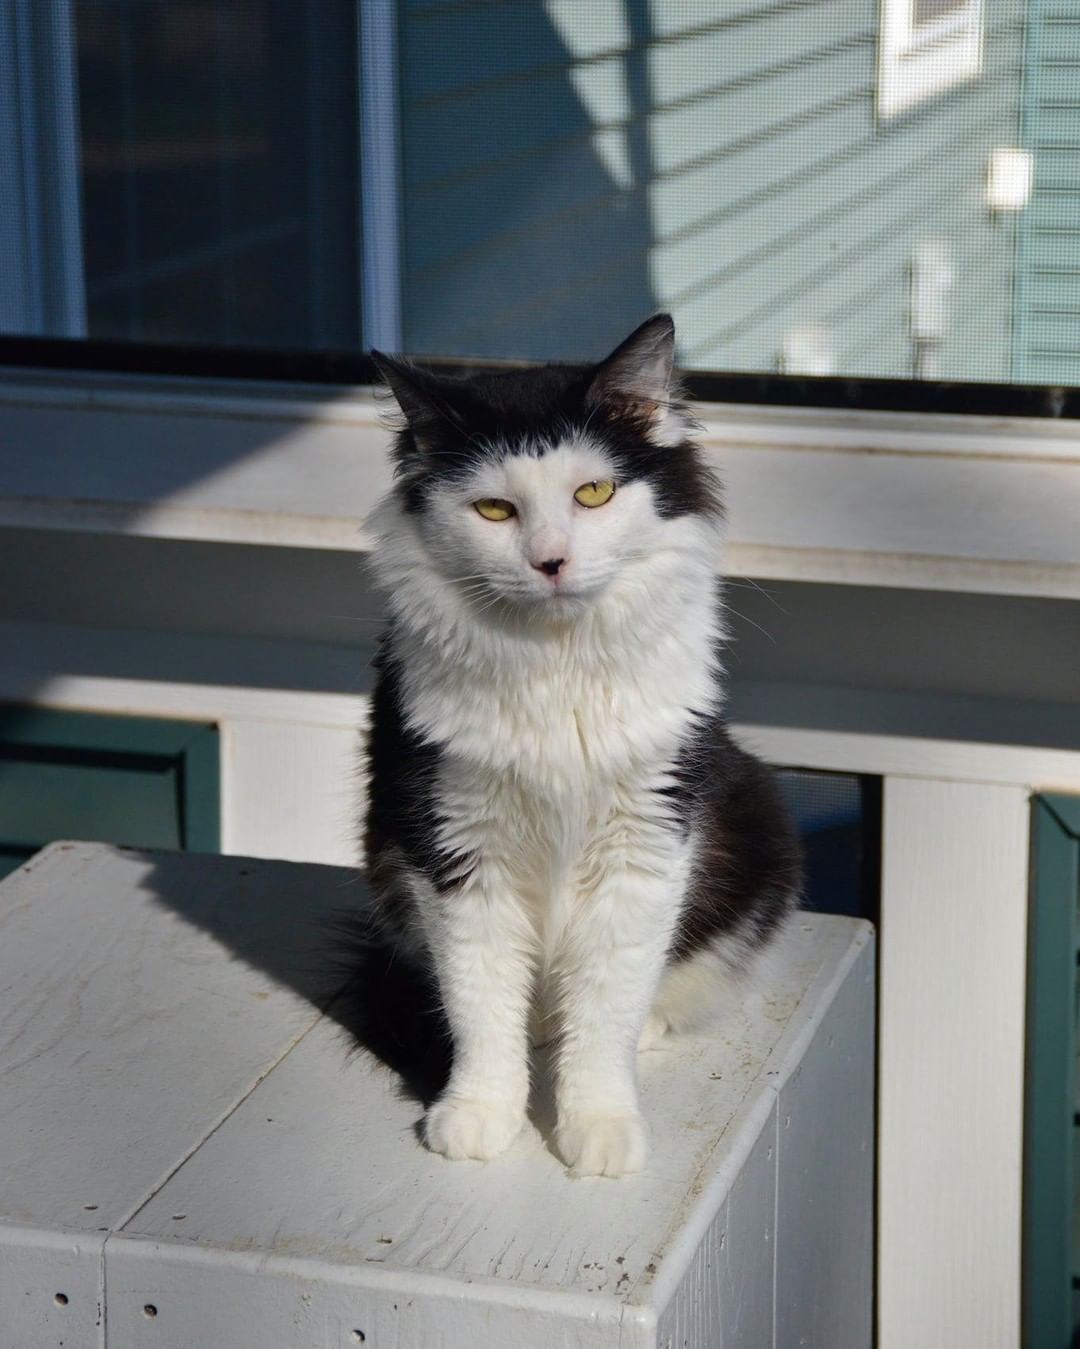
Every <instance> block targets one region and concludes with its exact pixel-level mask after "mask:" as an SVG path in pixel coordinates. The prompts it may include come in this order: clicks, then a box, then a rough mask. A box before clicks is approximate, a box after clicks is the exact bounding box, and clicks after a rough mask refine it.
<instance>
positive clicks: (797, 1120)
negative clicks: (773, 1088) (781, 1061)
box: [775, 961, 875, 1349]
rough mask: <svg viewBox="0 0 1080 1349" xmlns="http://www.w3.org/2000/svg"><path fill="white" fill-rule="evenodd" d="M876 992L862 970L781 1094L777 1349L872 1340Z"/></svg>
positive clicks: (861, 1344)
mask: <svg viewBox="0 0 1080 1349" xmlns="http://www.w3.org/2000/svg"><path fill="white" fill-rule="evenodd" d="M874 985H875V980H874V970H873V967H872V965H871V962H870V961H866V962H864V964H863V965H862V966H860V969H859V971H858V974H857V976H855V977H852V978H851V979H849V980H848V981H847V982H846V983H845V985H844V987H843V988H842V989H841V990H840V991H839V992H838V993H837V996H836V999H835V1001H834V1002H833V1004H832V1006H831V1007H830V1009H829V1013H828V1017H827V1019H826V1021H825V1022H824V1023H823V1025H822V1028H821V1031H820V1033H819V1034H818V1035H817V1036H816V1037H815V1038H814V1041H813V1043H812V1044H811V1045H808V1046H807V1048H806V1051H805V1053H804V1054H803V1056H802V1057H801V1058H800V1060H799V1065H798V1067H797V1068H796V1069H795V1071H794V1072H793V1073H792V1074H791V1076H790V1077H789V1078H788V1080H787V1082H786V1083H785V1084H784V1086H783V1088H782V1089H781V1092H780V1099H779V1102H778V1104H777V1129H776V1137H777V1149H778V1181H777V1196H776V1329H775V1342H776V1345H777V1349H781V1347H782V1346H785V1345H808V1346H809V1345H829V1346H831V1347H832V1349H870V1345H871V1343H872V1341H873V1334H874V1329H873V1287H874V1213H873V1205H872V1204H870V1203H867V1202H866V1199H867V1196H868V1195H871V1194H872V1193H873V1188H874V1155H875V1129H874V1087H875V1077H874V1040H875V1034H874V1017H873V1015H872V1008H873V1005H874ZM827 1103H828V1104H827ZM838 1103H841V1104H840V1108H839V1109H838V1108H837V1105H838ZM830 1107H831V1108H830ZM838 1251H843V1252H844V1253H845V1256H844V1259H842V1260H838V1259H837V1258H836V1253H837V1252H838Z"/></svg>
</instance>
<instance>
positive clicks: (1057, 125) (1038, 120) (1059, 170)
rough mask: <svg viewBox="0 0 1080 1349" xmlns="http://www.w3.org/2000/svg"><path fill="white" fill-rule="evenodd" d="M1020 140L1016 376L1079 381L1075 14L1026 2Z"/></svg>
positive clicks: (1047, 1) (1079, 112)
mask: <svg viewBox="0 0 1080 1349" xmlns="http://www.w3.org/2000/svg"><path fill="white" fill-rule="evenodd" d="M1024 144H1025V146H1026V148H1027V149H1028V150H1030V151H1031V153H1032V155H1033V157H1034V163H1035V175H1034V191H1033V193H1032V201H1031V205H1030V207H1029V208H1028V210H1027V211H1026V212H1025V213H1024V218H1023V220H1022V221H1021V226H1020V228H1021V237H1020V249H1019V262H1018V279H1017V285H1018V304H1017V324H1016V350H1015V367H1014V378H1016V379H1018V380H1022V381H1024V382H1029V383H1034V384H1080V11H1078V10H1077V7H1076V4H1075V0H1032V22H1031V40H1030V44H1029V52H1028V61H1027V69H1026V85H1025V97H1024Z"/></svg>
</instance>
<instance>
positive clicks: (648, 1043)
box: [638, 1012, 670, 1050]
mask: <svg viewBox="0 0 1080 1349" xmlns="http://www.w3.org/2000/svg"><path fill="white" fill-rule="evenodd" d="M669 1029H670V1027H669V1026H668V1023H667V1022H666V1021H665V1020H664V1018H663V1017H661V1016H657V1014H656V1013H655V1012H650V1013H649V1019H648V1020H647V1021H646V1022H645V1029H644V1030H643V1031H642V1032H641V1039H640V1040H638V1049H639V1050H645V1049H659V1048H660V1046H661V1045H662V1044H663V1042H664V1041H665V1040H666V1039H667V1036H668V1031H669Z"/></svg>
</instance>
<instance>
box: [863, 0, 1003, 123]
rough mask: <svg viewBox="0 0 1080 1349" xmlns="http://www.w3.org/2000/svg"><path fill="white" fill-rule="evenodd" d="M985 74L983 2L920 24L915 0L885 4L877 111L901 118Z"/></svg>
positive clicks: (972, 2)
mask: <svg viewBox="0 0 1080 1349" xmlns="http://www.w3.org/2000/svg"><path fill="white" fill-rule="evenodd" d="M981 69H982V0H966V3H964V4H963V5H962V6H960V7H959V8H958V9H957V10H956V11H955V12H954V13H951V14H943V15H941V16H940V17H939V18H937V19H933V20H931V21H930V22H928V23H921V24H920V23H916V22H915V0H881V34H880V41H879V44H878V86H877V112H878V117H879V118H881V119H882V120H888V119H889V118H891V117H896V116H898V115H899V114H900V113H902V112H906V111H907V110H908V109H909V108H911V107H914V106H915V105H916V104H918V103H921V102H923V101H924V100H925V99H928V98H932V97H933V96H934V95H935V94H939V93H941V92H942V91H943V90H945V89H950V88H952V86H953V85H956V84H962V83H963V82H964V81H965V80H970V79H973V78H974V77H975V76H976V75H978V73H979V71H980V70H981Z"/></svg>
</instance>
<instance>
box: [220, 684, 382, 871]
mask: <svg viewBox="0 0 1080 1349" xmlns="http://www.w3.org/2000/svg"><path fill="white" fill-rule="evenodd" d="M361 710H362V708H361V704H360V701H359V699H357V701H356V704H355V706H354V718H353V719H354V722H359V721H360V719H361V718H360V712H361ZM362 748H363V736H362V734H361V733H360V730H359V727H358V726H357V727H356V728H355V729H346V728H339V727H329V726H310V725H303V724H294V723H288V722H282V721H249V720H241V719H236V720H230V721H226V722H225V723H224V725H223V726H222V744H221V751H222V778H221V828H222V851H223V852H227V853H244V854H247V855H248V856H251V857H280V858H284V859H286V860H287V861H291V862H326V863H330V864H331V865H335V866H358V865H359V864H360V862H361V847H360V842H361V833H362V824H363V819H364V813H365V811H366V809H367V805H366V792H365V790H364V773H363V763H362Z"/></svg>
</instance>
